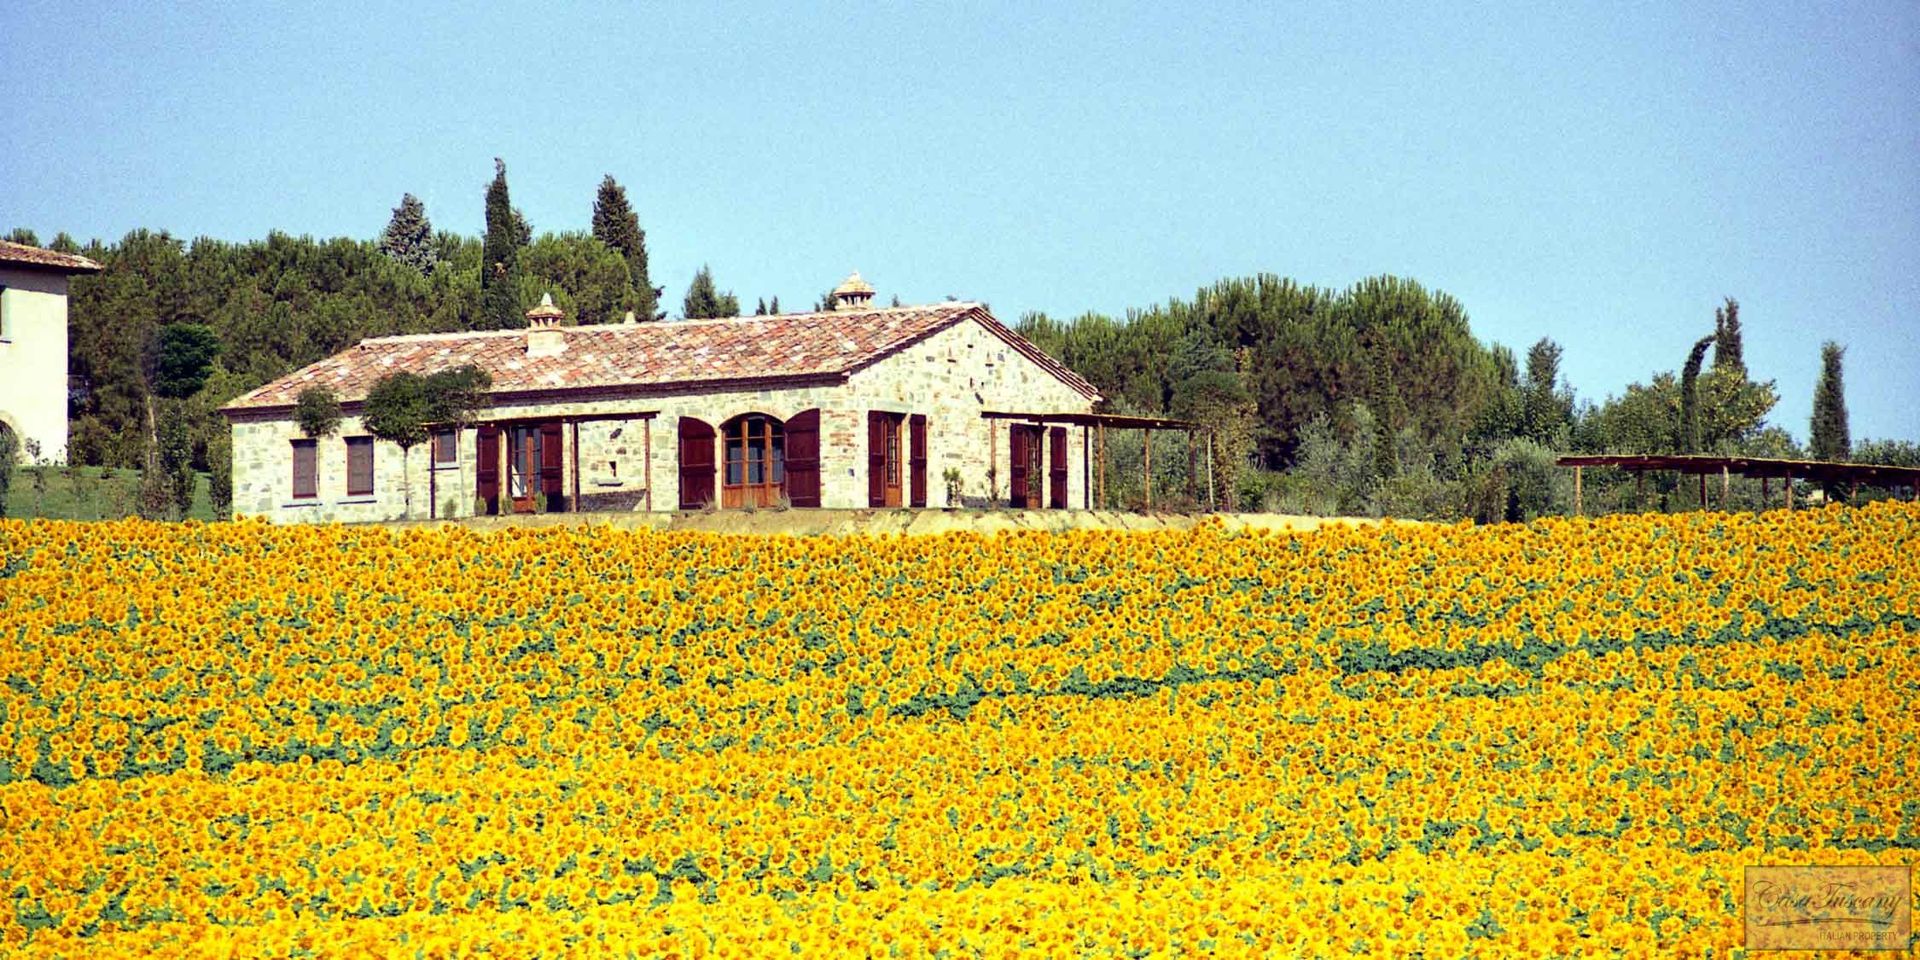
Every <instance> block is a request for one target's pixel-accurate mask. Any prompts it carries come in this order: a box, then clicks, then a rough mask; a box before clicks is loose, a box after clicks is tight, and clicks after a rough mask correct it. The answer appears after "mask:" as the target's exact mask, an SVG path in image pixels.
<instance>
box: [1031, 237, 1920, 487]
mask: <svg viewBox="0 0 1920 960" xmlns="http://www.w3.org/2000/svg"><path fill="white" fill-rule="evenodd" d="M1712 321H1713V322H1712V325H1711V327H1708V326H1707V325H1706V324H1705V322H1704V319H1703V323H1702V328H1701V329H1702V333H1701V336H1700V338H1699V339H1698V340H1697V341H1696V342H1695V343H1694V345H1693V347H1692V349H1691V350H1689V352H1688V353H1687V355H1686V356H1685V357H1683V358H1678V359H1680V365H1679V370H1678V372H1664V373H1660V374H1657V375H1655V376H1654V377H1652V378H1651V379H1650V380H1649V381H1648V382H1645V383H1634V384H1631V385H1629V386H1628V387H1626V389H1625V390H1624V391H1622V392H1621V393H1620V394H1619V395H1617V396H1608V397H1606V398H1605V399H1604V400H1602V401H1600V402H1598V403H1595V402H1592V401H1582V400H1580V399H1578V398H1577V397H1576V396H1575V394H1574V391H1573V389H1572V387H1571V385H1570V384H1568V383H1567V381H1566V379H1565V377H1564V376H1563V375H1562V374H1561V372H1560V365H1561V360H1562V358H1563V350H1562V348H1561V347H1560V345H1559V344H1557V343H1555V342H1554V341H1553V340H1552V339H1550V338H1541V339H1540V340H1539V341H1537V342H1535V343H1534V344H1533V345H1532V346H1531V347H1529V348H1528V349H1527V351H1526V354H1525V356H1524V358H1522V357H1519V356H1516V354H1515V353H1514V352H1513V351H1512V350H1510V349H1509V348H1507V347H1504V346H1501V345H1498V344H1490V343H1483V342H1481V341H1480V340H1479V339H1477V338H1476V337H1475V336H1474V335H1473V333H1472V331H1471V329H1470V327H1469V324H1468V317H1467V312H1466V310H1465V308H1464V307H1463V306H1462V305H1461V304H1460V302H1459V301H1458V300H1456V299H1454V298H1453V297H1451V296H1448V295H1447V294H1445V293H1443V292H1440V291H1436V290H1430V289H1428V288H1426V287H1424V286H1422V285H1421V284H1419V283H1418V282H1416V281H1413V280H1410V279H1405V278H1399V277H1391V276H1381V277H1372V278H1368V279H1365V280H1362V281H1360V282H1358V283H1356V284H1354V285H1352V286H1351V287H1348V288H1346V289H1344V290H1330V289H1324V288H1319V287H1314V286H1309V285H1305V284H1301V283H1299V282H1297V281H1294V280H1291V279H1287V278H1283V277H1278V276H1274V275H1270V274H1263V275H1259V276H1254V277H1247V278H1238V279H1228V280H1222V281H1220V282H1217V283H1215V284H1213V285H1211V286H1209V287H1206V288H1203V289H1201V290H1199V291H1197V292H1196V293H1195V294H1194V295H1193V297H1192V298H1191V299H1187V300H1181V299H1174V300H1171V301H1169V302H1167V303H1166V304H1164V305H1158V306H1154V307H1150V308H1146V309H1140V310H1132V311H1129V312H1127V313H1126V314H1125V315H1124V316H1122V317H1119V318H1114V317H1110V316H1106V315H1102V314H1098V313H1087V314H1084V315H1081V316H1079V317H1075V318H1073V319H1071V320H1066V321H1061V320H1056V319H1054V318H1051V317H1048V316H1046V315H1045V314H1037V313H1035V314H1028V315H1026V316H1025V317H1023V318H1022V319H1021V321H1020V323H1019V329H1020V331H1021V332H1022V333H1023V334H1025V335H1026V336H1027V337H1028V338H1029V339H1031V340H1033V341H1034V342H1035V343H1036V344H1038V345H1039V346H1040V347H1041V348H1042V349H1044V350H1046V351H1048V352H1049V353H1050V354H1052V355H1053V356H1055V357H1057V358H1058V359H1060V360H1061V361H1062V362H1064V363H1066V364H1067V365H1068V366H1070V367H1072V368H1073V369H1075V370H1077V371H1079V372H1080V373H1081V374H1083V375H1085V376H1086V377H1087V378H1088V379H1089V380H1091V381H1092V382H1093V383H1094V384H1095V385H1096V386H1098V387H1099V388H1100V390H1101V391H1102V393H1103V394H1105V396H1106V398H1107V400H1106V401H1105V405H1106V407H1107V408H1108V409H1109V410H1110V411H1113V412H1119V413H1136V414H1145V415H1159V416H1172V417H1179V418H1185V419H1191V420H1195V421H1199V422H1202V423H1205V424H1208V425H1209V426H1211V427H1212V428H1213V435H1214V440H1213V444H1212V452H1213V457H1214V458H1215V460H1214V463H1213V464H1211V467H1212V469H1211V470H1210V471H1209V474H1210V475H1211V476H1212V478H1213V479H1212V481H1211V482H1212V484H1213V488H1212V489H1204V487H1203V490H1202V492H1201V493H1200V494H1198V497H1199V499H1201V500H1203V501H1205V502H1210V503H1214V504H1220V505H1224V506H1227V507H1228V508H1229V509H1242V510H1275V511H1280V512H1287V513H1308V514H1323V515H1325V514H1346V515H1355V514H1359V515H1374V516H1381V515H1391V516H1400V517H1412V518H1423V519H1435V520H1451V519H1458V518H1463V517H1472V518H1475V519H1477V520H1481V521H1496V520H1525V519H1530V518H1532V517H1536V516H1540V515H1543V514H1549V513H1567V512H1571V507H1572V489H1571V477H1570V476H1569V474H1568V471H1566V470H1564V469H1560V468H1557V467H1555V465H1554V460H1555V459H1556V458H1557V457H1558V456H1559V455H1561V454H1564V453H1645V454H1653V453H1701V454H1721V455H1745V456H1765V457H1786V458H1820V459H1835V460H1847V459H1855V460H1859V461H1862V462H1875V463H1891V464H1898V465H1912V466H1920V448H1916V446H1915V445H1914V444H1912V443H1909V442H1886V441H1882V442H1867V443H1863V444H1858V445H1853V444H1850V443H1849V442H1848V439H1847V434H1848V430H1847V422H1846V421H1847V417H1846V411H1845V401H1844V390H1843V387H1842V385H1841V380H1842V373H1841V356H1842V353H1843V351H1842V348H1841V347H1840V346H1839V345H1837V344H1834V343H1828V344H1826V345H1825V346H1824V347H1823V354H1824V360H1825V362H1824V371H1825V372H1824V373H1823V374H1822V377H1821V381H1820V385H1819V386H1818V388H1817V389H1816V396H1815V405H1814V415H1813V419H1812V423H1811V431H1810V433H1811V444H1810V447H1802V446H1801V445H1800V444H1799V443H1797V442H1796V441H1795V440H1794V438H1793V437H1792V436H1791V435H1790V434H1789V433H1788V432H1787V431H1786V430H1785V429H1782V428H1781V427H1779V426H1777V425H1774V424H1771V423H1769V422H1768V420H1767V415H1768V413H1769V412H1771V411H1772V409H1773V407H1774V405H1775V404H1776V403H1777V402H1778V400H1779V392H1778V389H1777V387H1776V385H1775V382H1774V381H1773V380H1762V379H1756V378H1754V377H1753V376H1752V375H1751V374H1750V373H1749V371H1748V370H1747V366H1746V362H1745V350H1744V331H1743V329H1742V327H1741V323H1740V305H1739V303H1738V302H1737V301H1735V300H1733V299H1731V298H1729V299H1727V300H1726V301H1725V302H1724V303H1723V304H1722V305H1721V306H1720V307H1719V308H1718V309H1716V310H1715V315H1714V317H1713V318H1712ZM1709 358H1711V363H1709V362H1708V361H1709ZM1162 442H1164V443H1166V444H1167V445H1168V447H1169V449H1167V450H1165V451H1163V452H1162V451H1159V448H1158V447H1156V454H1155V456H1154V457H1153V458H1152V459H1153V464H1154V466H1155V470H1154V476H1153V477H1152V478H1151V479H1150V481H1149V480H1147V479H1143V474H1142V473H1141V468H1142V467H1143V466H1144V463H1143V461H1144V460H1145V459H1146V458H1145V456H1144V454H1143V453H1142V452H1140V451H1138V450H1137V449H1136V448H1134V447H1132V446H1126V445H1122V446H1117V447H1115V448H1114V449H1113V451H1112V453H1111V455H1112V456H1114V457H1115V458H1116V465H1117V466H1118V467H1119V469H1117V470H1116V471H1115V475H1116V476H1117V477H1119V478H1121V480H1120V482H1119V483H1118V484H1117V485H1116V488H1115V489H1111V490H1110V491H1109V494H1108V497H1109V500H1110V501H1111V502H1110V503H1109V505H1110V506H1120V507H1127V506H1135V505H1138V504H1140V503H1142V502H1144V500H1145V496H1144V494H1145V484H1146V483H1147V482H1152V483H1153V484H1154V496H1153V502H1155V503H1169V502H1177V501H1178V499H1179V497H1181V496H1182V495H1183V494H1184V493H1185V486H1186V482H1187V481H1186V461H1185V458H1184V457H1183V456H1182V455H1181V450H1180V449H1179V444H1180V443H1181V442H1182V441H1181V440H1179V439H1178V438H1176V437H1173V436H1167V437H1165V438H1164V440H1163V441H1162ZM1586 479H1587V483H1586V489H1585V491H1584V496H1583V501H1584V506H1585V507H1586V509H1587V510H1588V512H1607V511H1630V510H1643V509H1670V510H1678V509H1690V508H1693V507H1696V506H1698V503H1697V500H1696V499H1695V497H1696V495H1695V494H1693V493H1692V492H1691V491H1690V490H1689V489H1687V488H1686V487H1685V485H1683V484H1681V483H1679V482H1678V480H1677V478H1675V477H1672V476H1659V475H1653V476H1650V477H1649V482H1650V485H1651V489H1647V488H1646V487H1645V486H1642V485H1636V484H1635V483H1634V482H1633V480H1632V478H1630V477H1629V476H1628V475H1627V474H1626V473H1625V472H1624V471H1619V470H1599V471H1589V472H1588V477H1587V478H1586ZM1746 486H1754V487H1757V483H1755V484H1750V485H1743V487H1742V489H1741V491H1740V494H1741V497H1743V498H1744V500H1736V505H1739V504H1740V503H1742V502H1744V503H1745V504H1746V505H1747V506H1754V505H1757V497H1758V496H1759V492H1758V490H1757V489H1754V490H1748V489H1745V487H1746ZM1869 494H1870V495H1873V496H1884V495H1886V491H1870V492H1869ZM1715 505H1716V506H1717V505H1718V502H1717V501H1716V502H1715Z"/></svg>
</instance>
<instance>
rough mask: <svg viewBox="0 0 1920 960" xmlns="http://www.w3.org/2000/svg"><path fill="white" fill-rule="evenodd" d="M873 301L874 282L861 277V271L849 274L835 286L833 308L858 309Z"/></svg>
mask: <svg viewBox="0 0 1920 960" xmlns="http://www.w3.org/2000/svg"><path fill="white" fill-rule="evenodd" d="M872 301H873V284H870V283H868V282H867V281H865V280H862V279H861V278H860V271H858V270H855V271H854V272H852V273H850V274H848V275H847V278H846V279H845V280H842V281H840V285H839V286H837V287H834V288H833V304H832V306H833V309H835V310H858V309H860V308H861V307H864V306H866V305H867V304H869V303H871V302H872Z"/></svg>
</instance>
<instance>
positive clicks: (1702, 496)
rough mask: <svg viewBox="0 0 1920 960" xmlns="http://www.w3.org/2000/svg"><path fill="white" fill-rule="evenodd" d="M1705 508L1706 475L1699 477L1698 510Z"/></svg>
mask: <svg viewBox="0 0 1920 960" xmlns="http://www.w3.org/2000/svg"><path fill="white" fill-rule="evenodd" d="M1706 508H1707V475H1706V474H1704V473H1703V474H1701V475H1700V509H1702V510H1705V509H1706Z"/></svg>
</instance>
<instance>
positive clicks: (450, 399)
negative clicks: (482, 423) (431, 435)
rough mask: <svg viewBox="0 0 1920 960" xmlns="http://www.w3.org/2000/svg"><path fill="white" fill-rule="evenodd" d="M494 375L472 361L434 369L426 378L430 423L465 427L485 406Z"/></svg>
mask: <svg viewBox="0 0 1920 960" xmlns="http://www.w3.org/2000/svg"><path fill="white" fill-rule="evenodd" d="M492 386H493V377H492V376H491V375H490V374H488V373H487V372H486V371H485V370H482V369H480V368H479V367H476V366H474V365H472V364H470V363H469V364H462V365H460V366H457V367H449V368H448V369H445V370H437V371H435V372H433V373H430V374H428V375H427V377H426V396H427V413H428V416H429V418H430V420H431V422H433V423H452V424H458V425H461V426H466V425H468V424H470V423H472V422H473V418H474V415H475V414H476V413H478V412H479V411H481V410H484V409H486V406H487V390H488V388H490V387H492Z"/></svg>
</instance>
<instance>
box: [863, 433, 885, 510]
mask: <svg viewBox="0 0 1920 960" xmlns="http://www.w3.org/2000/svg"><path fill="white" fill-rule="evenodd" d="M886 505H887V415H886V414H884V413H881V412H880V411H878V410H869V411H867V506H869V507H884V506H886Z"/></svg>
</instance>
